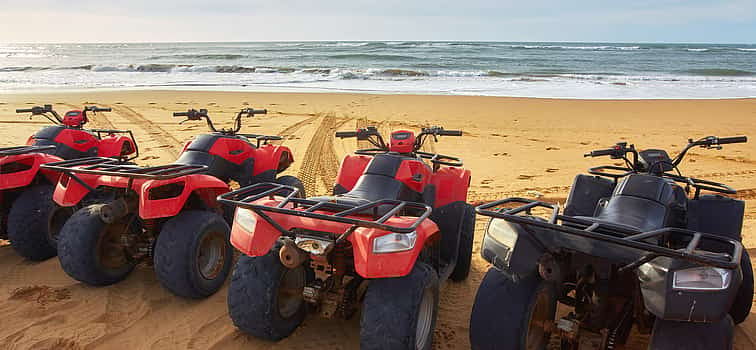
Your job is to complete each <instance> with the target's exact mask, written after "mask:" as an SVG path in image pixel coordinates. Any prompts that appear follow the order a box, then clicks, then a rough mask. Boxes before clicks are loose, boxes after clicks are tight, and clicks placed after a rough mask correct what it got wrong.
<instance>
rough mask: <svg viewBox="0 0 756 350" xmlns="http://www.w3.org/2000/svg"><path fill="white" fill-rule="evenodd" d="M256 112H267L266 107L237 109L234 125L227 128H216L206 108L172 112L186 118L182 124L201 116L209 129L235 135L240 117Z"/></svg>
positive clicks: (249, 115)
mask: <svg viewBox="0 0 756 350" xmlns="http://www.w3.org/2000/svg"><path fill="white" fill-rule="evenodd" d="M257 114H268V110H267V109H254V108H244V109H242V110H240V111H239V113H237V114H236V117H235V118H234V126H233V127H232V128H228V129H220V130H218V129H216V128H215V125H213V121H212V120H210V116H209V115H208V114H207V109H200V110H199V111H198V110H196V109H190V110H188V111H186V112H173V116H174V117H186V119H184V120H182V121H181V122H180V124H183V123H184V122H186V121H189V120H200V119H202V118H205V120H206V121H207V126H208V127H209V128H210V130H212V131H214V132H220V133H223V134H229V135H236V133H238V132H239V130H241V126H242V125H241V118H242V117H244V116H246V117H251V116H253V115H257ZM269 140H273V139H272V138H269Z"/></svg>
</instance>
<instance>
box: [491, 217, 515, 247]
mask: <svg viewBox="0 0 756 350" xmlns="http://www.w3.org/2000/svg"><path fill="white" fill-rule="evenodd" d="M486 233H487V235H488V236H489V237H491V238H493V239H494V240H495V241H497V242H499V243H500V244H502V245H504V246H507V247H509V251H512V250H514V247H515V244H517V233H516V232H515V230H513V229H512V226H510V224H509V223H508V222H506V221H505V220H502V219H491V221H490V222H489V223H488V227H487V228H486Z"/></svg>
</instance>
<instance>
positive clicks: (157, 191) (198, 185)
mask: <svg viewBox="0 0 756 350" xmlns="http://www.w3.org/2000/svg"><path fill="white" fill-rule="evenodd" d="M228 191H230V188H229V187H228V184H226V183H225V182H223V181H221V180H219V179H218V178H216V177H214V176H209V175H201V174H195V175H187V176H184V177H179V178H175V179H169V180H147V181H145V182H144V183H142V184H141V186H140V189H139V191H138V193H139V194H140V195H139V216H140V217H141V218H142V219H158V218H165V217H172V216H176V215H178V213H179V212H180V211H181V209H183V208H184V205H185V204H186V201H187V200H188V199H189V196H190V195H191V194H192V193H196V194H197V195H198V196H199V198H200V199H201V200H202V201H203V203H204V204H205V206H206V207H208V208H217V207H218V202H217V200H216V197H217V196H218V195H220V194H223V193H226V192H228Z"/></svg>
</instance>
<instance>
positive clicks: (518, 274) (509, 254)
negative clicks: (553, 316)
mask: <svg viewBox="0 0 756 350" xmlns="http://www.w3.org/2000/svg"><path fill="white" fill-rule="evenodd" d="M493 220H499V221H501V222H499V224H501V225H507V226H508V228H509V229H510V230H511V231H510V233H511V234H512V235H514V236H516V237H517V238H516V242H515V244H514V247H511V246H509V245H508V244H506V243H502V242H500V241H497V240H496V239H494V238H493V237H491V236H489V233H488V228H489V226H490V225H491V221H493ZM531 230H532V228H531ZM546 252H547V251H546V250H545V249H544V247H543V246H542V244H541V243H540V242H538V241H536V239H535V235H532V234H529V233H528V232H527V231H526V228H525V227H523V226H522V225H518V224H515V223H509V222H504V220H502V219H496V218H491V220H489V221H488V223H487V224H486V230H485V235H484V236H483V242H482V244H481V248H480V255H481V257H483V259H485V260H486V261H488V262H489V263H491V264H492V265H493V266H494V267H495V268H496V269H497V270H500V271H502V272H504V273H505V274H506V275H508V276H510V277H512V278H513V279H515V280H516V279H519V278H523V277H525V276H528V275H530V274H533V273H536V272H537V270H538V259H540V257H541V255H543V254H544V253H546Z"/></svg>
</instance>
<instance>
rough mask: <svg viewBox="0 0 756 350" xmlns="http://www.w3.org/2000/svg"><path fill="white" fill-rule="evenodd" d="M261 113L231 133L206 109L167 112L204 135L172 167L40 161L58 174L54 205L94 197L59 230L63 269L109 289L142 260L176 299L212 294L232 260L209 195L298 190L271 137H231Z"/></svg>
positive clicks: (223, 220)
mask: <svg viewBox="0 0 756 350" xmlns="http://www.w3.org/2000/svg"><path fill="white" fill-rule="evenodd" d="M265 113H266V111H265V110H257V109H252V108H245V109H242V110H241V111H240V112H239V113H237V114H236V117H235V118H234V126H233V127H232V128H229V129H220V130H219V129H216V128H215V126H214V125H213V123H212V121H211V119H210V117H209V116H208V114H207V111H206V110H200V111H197V110H189V111H188V112H180V113H174V116H177V117H186V118H187V119H186V120H184V121H187V120H194V121H199V120H202V119H204V120H205V121H206V122H207V125H208V127H209V128H210V130H211V131H212V133H208V134H202V135H198V136H196V137H195V138H194V139H193V140H191V141H190V142H188V143H187V144H186V145H185V146H184V149H183V151H182V152H181V154H180V155H179V158H178V159H177V160H176V161H175V162H173V163H171V164H165V165H159V166H151V167H140V166H136V165H123V164H117V163H113V162H112V161H111V160H109V159H107V158H98V157H94V158H85V159H77V160H69V161H63V162H56V163H50V164H46V165H45V166H44V168H46V169H49V170H53V171H58V172H60V173H62V174H63V176H61V180H60V181H59V183H58V186H57V188H56V190H55V196H54V199H55V201H56V202H57V203H58V205H60V206H63V207H69V206H74V205H77V204H78V203H79V202H80V201H81V199H82V198H85V196H86V195H88V194H93V193H96V194H97V197H98V198H100V199H101V200H100V201H99V202H98V203H96V204H91V205H88V206H85V207H84V208H82V209H80V210H78V211H76V213H75V214H74V215H73V216H72V217H71V219H69V220H68V222H67V223H66V224H65V225H64V226H63V228H62V229H61V231H60V236H59V258H60V262H61V267H62V268H63V270H64V271H65V272H66V273H67V274H68V275H69V276H71V277H73V278H75V279H76V280H78V281H81V282H84V283H87V284H90V285H109V284H113V283H116V282H118V281H120V280H122V279H124V278H126V276H128V274H129V273H130V272H131V271H132V270H133V268H134V267H135V265H137V264H138V263H142V262H144V263H146V264H149V265H154V268H155V272H156V274H157V276H158V280H159V281H160V283H161V284H162V285H163V286H164V287H165V288H166V289H168V290H169V291H171V292H172V293H174V294H176V295H179V296H183V297H187V298H203V297H207V296H209V295H211V294H213V293H215V292H216V291H217V290H218V289H219V288H220V287H221V286H222V285H223V283H224V282H225V280H226V277H227V276H228V273H229V270H230V269H231V263H232V261H233V255H234V254H233V248H231V246H230V244H229V243H228V235H229V224H230V219H231V217H230V216H229V215H226V213H225V212H224V211H223V208H222V207H221V205H220V204H219V203H218V202H217V200H216V197H217V196H218V195H220V194H223V193H226V192H230V191H231V181H236V182H238V183H240V184H242V185H248V184H252V183H256V182H263V181H278V182H280V183H284V184H286V185H293V186H297V187H299V188H301V187H302V184H301V182H300V181H299V180H298V179H296V178H295V177H293V176H280V177H278V175H279V174H280V172H282V171H284V170H286V168H288V167H289V165H290V164H291V163H292V161H293V157H292V155H291V151H290V150H289V149H288V148H286V147H285V146H281V145H273V144H270V143H269V142H268V141H270V140H280V139H281V138H280V137H278V136H264V135H253V134H241V133H239V131H240V129H241V125H242V124H241V123H242V117H252V116H254V115H257V114H265ZM184 121H182V123H183V122H184ZM254 140H256V141H254Z"/></svg>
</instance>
